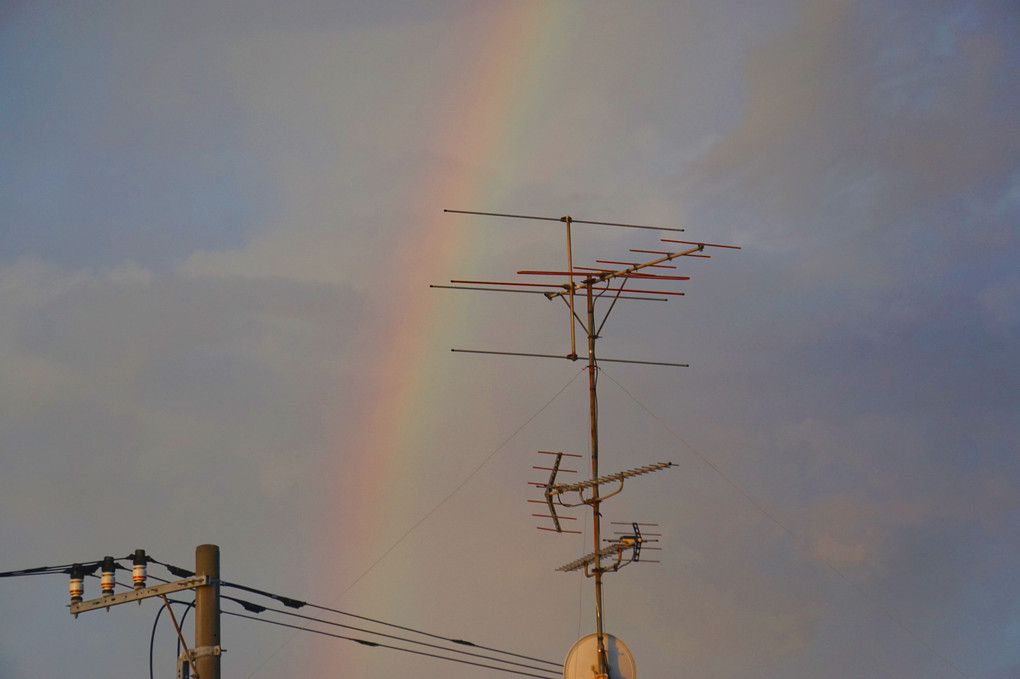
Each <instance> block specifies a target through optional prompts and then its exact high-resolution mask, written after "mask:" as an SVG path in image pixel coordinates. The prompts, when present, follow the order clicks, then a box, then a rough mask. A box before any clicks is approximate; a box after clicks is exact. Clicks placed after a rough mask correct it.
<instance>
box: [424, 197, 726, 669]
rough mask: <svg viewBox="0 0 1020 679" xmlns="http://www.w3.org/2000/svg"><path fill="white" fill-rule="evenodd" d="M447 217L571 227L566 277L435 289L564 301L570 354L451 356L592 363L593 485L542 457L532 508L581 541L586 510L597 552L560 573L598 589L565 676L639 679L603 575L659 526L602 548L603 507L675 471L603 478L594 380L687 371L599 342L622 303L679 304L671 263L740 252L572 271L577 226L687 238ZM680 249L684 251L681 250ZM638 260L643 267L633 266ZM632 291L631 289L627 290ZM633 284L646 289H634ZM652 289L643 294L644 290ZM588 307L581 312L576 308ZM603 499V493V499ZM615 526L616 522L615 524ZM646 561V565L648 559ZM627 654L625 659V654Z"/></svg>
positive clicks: (664, 252)
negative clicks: (648, 478) (624, 369)
mask: <svg viewBox="0 0 1020 679" xmlns="http://www.w3.org/2000/svg"><path fill="white" fill-rule="evenodd" d="M444 212H447V213H454V214H462V215H476V216H485V217H504V218H510V219H528V220H538V221H548V222H562V223H563V224H564V225H565V227H566V239H567V243H566V245H567V262H566V264H567V265H566V268H565V269H563V270H529V269H525V270H521V271H518V272H517V274H518V275H519V276H523V277H525V278H526V279H527V280H526V281H521V280H516V281H488V280H463V279H454V280H451V281H450V285H432V286H430V287H433V288H446V289H455V290H476V291H486V292H516V293H530V294H542V295H544V296H545V297H546V299H548V300H550V301H553V300H557V299H558V300H561V301H562V302H563V303H564V304H565V306H566V308H567V312H568V314H567V316H568V321H569V326H570V350H569V352H567V353H566V354H563V355H561V354H538V353H524V352H513V351H487V350H477V349H453V351H454V352H460V353H473V354H488V355H499V356H524V357H530V358H560V359H567V360H570V361H577V360H585V359H586V360H587V363H588V395H589V396H588V401H589V413H590V418H589V420H590V437H591V442H590V450H589V456H588V457H589V460H590V466H591V477H590V478H589V479H588V480H585V481H580V482H577V483H560V482H558V481H557V476H558V475H559V473H560V472H561V471H562V472H564V473H566V472H571V471H574V470H565V469H562V468H561V463H562V462H563V458H564V457H571V458H582V457H583V456H582V455H578V454H576V453H565V452H553V451H539V452H540V453H541V454H545V455H555V456H556V458H555V461H554V462H553V463H552V466H551V467H541V466H536V467H535V468H536V469H539V470H543V471H549V472H550V474H549V478H548V480H547V481H546V482H544V483H539V482H532V485H534V486H538V487H541V488H542V489H543V494H544V497H543V499H541V500H530V502H536V503H542V504H545V505H546V508H547V509H548V511H549V513H548V514H535V515H533V516H536V517H539V518H547V519H550V520H551V522H552V527H548V526H539V528H540V529H543V530H550V531H554V532H557V533H580V532H581V531H576V530H567V529H564V528H563V525H562V523H561V522H562V521H565V520H576V519H575V518H574V517H569V516H565V515H563V514H562V513H561V511H560V510H562V509H565V508H567V509H569V508H573V507H580V506H587V507H591V510H592V541H593V542H592V545H593V549H592V551H591V552H590V553H588V554H586V555H585V556H582V557H580V558H579V559H576V560H574V561H571V562H570V563H568V564H565V565H563V566H560V567H559V568H558V569H557V570H559V571H564V572H573V571H578V570H581V571H583V572H584V574H585V576H586V577H589V578H593V579H594V581H595V630H596V631H595V633H594V634H590V635H588V636H586V637H583V638H582V639H581V640H579V641H578V642H577V643H576V644H575V645H574V647H573V648H572V649H571V651H570V653H569V654H568V661H567V663H566V665H565V669H564V677H565V679H610V678H611V679H634V677H635V676H636V673H635V669H634V662H633V656H631V655H630V651H629V649H627V647H626V646H625V645H624V644H623V642H622V641H620V640H619V639H616V638H615V637H613V636H612V635H609V634H606V632H605V629H604V628H605V620H604V616H603V607H602V577H603V575H605V574H606V573H610V572H616V571H618V570H619V569H620V568H622V567H623V566H626V565H628V564H631V563H637V562H639V561H640V560H641V558H640V557H641V552H642V550H647V549H656V548H655V547H648V546H647V543H649V542H657V541H658V540H657V538H658V534H651V533H648V532H647V531H645V532H642V530H641V527H642V526H645V527H648V526H654V525H655V524H642V523H638V522H628V523H627V524H622V525H629V526H630V527H631V531H630V532H627V531H618V532H617V533H616V536H615V537H614V538H610V539H608V540H606V541H605V543H606V544H603V542H604V541H603V538H602V510H601V506H602V503H603V502H605V501H606V500H608V499H609V498H611V497H613V496H615V495H617V494H618V493H620V492H621V491H622V490H623V484H624V481H625V480H626V479H629V478H633V477H635V476H640V475H643V474H649V473H652V472H656V471H660V470H663V469H668V468H670V467H672V466H673V464H672V463H671V462H657V463H653V464H648V465H644V466H642V467H637V468H634V469H629V470H626V471H622V472H616V473H613V474H608V475H601V476H600V475H599V437H598V399H597V391H596V387H597V382H598V380H597V376H598V370H599V367H598V364H599V363H600V362H613V363H633V364H640V365H656V366H670V367H687V364H685V363H671V362H666V361H639V360H631V359H623V358H603V357H596V354H595V342H596V340H598V339H599V333H600V332H601V330H602V327H603V326H604V325H605V322H606V321H607V320H608V318H609V316H610V314H611V313H612V311H613V309H614V308H615V306H616V303H617V302H618V301H620V300H643V301H663V302H664V301H668V300H669V299H670V298H672V297H676V296H682V295H683V294H684V293H683V292H681V291H676V290H663V289H661V287H656V286H663V285H664V284H665V285H668V284H672V283H676V282H679V281H686V280H689V276H682V275H676V274H674V273H666V271H670V272H672V271H674V270H675V269H676V266H675V264H671V262H673V261H675V260H680V259H682V258H685V257H701V258H707V257H709V256H710V255H708V254H706V253H705V250H706V248H726V249H733V250H739V249H740V248H739V247H738V246H735V245H721V244H718V243H704V242H698V241H690V240H679V239H675V238H666V237H662V238H661V242H662V243H664V246H663V249H656V250H646V249H631V250H630V253H633V255H651V256H652V257H651V259H647V260H646V261H640V259H639V258H635V257H634V256H633V255H629V256H628V257H627V259H626V260H623V259H599V260H596V262H595V263H596V264H597V265H599V266H575V265H574V254H573V240H572V233H571V232H572V229H571V227H572V226H573V225H574V224H587V225H594V226H605V227H616V228H628V229H643V230H651V231H666V232H682V231H683V229H679V228H669V227H659V226H647V225H643V224H623V223H619V222H601V221H589V220H583V219H574V218H573V217H570V216H569V215H568V216H565V217H540V216H533V215H519V214H506V213H501V212H475V211H471V210H444ZM677 246H679V247H677ZM634 260H638V261H634ZM629 284H630V285H629ZM633 284H637V285H640V286H642V287H640V288H635V287H634V285H633ZM646 285H647V286H649V287H644V286H646ZM606 300H608V301H609V308H608V309H606V310H605V312H604V314H603V316H602V319H601V321H599V322H598V323H596V314H595V305H596V302H602V301H606ZM579 306H581V307H583V314H584V315H583V316H582V315H581V313H582V312H579V309H578V307H579ZM578 329H580V330H581V331H582V332H583V334H584V337H585V338H586V340H587V347H586V348H587V355H586V356H585V357H581V356H579V355H578V352H577V345H578V337H577V335H578V333H577V330H578ZM603 491H606V492H603ZM614 523H616V522H614ZM646 561H647V559H646ZM623 651H625V652H623ZM620 658H625V659H626V663H624V665H625V666H626V667H625V668H624V666H623V665H621V664H620Z"/></svg>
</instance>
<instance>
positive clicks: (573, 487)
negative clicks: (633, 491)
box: [549, 462, 676, 495]
mask: <svg viewBox="0 0 1020 679" xmlns="http://www.w3.org/2000/svg"><path fill="white" fill-rule="evenodd" d="M675 466H676V465H675V464H673V463H672V462H656V463H655V464H648V465H645V466H644V467H636V468H634V469H628V470H627V471H623V472H617V473H616V474H609V475H608V476H600V477H599V478H597V479H593V480H588V481H581V482H579V483H571V484H556V485H555V486H552V487H551V488H550V489H549V492H550V493H552V494H554V495H559V494H562V493H573V492H575V491H582V490H587V489H588V488H592V487H594V486H600V485H603V484H606V483H612V482H613V481H622V480H624V479H629V478H631V477H632V476H640V475H641V474H649V473H651V472H657V471H659V470H660V469H668V468H670V467H675Z"/></svg>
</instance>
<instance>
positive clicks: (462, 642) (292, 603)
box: [220, 581, 562, 667]
mask: <svg viewBox="0 0 1020 679" xmlns="http://www.w3.org/2000/svg"><path fill="white" fill-rule="evenodd" d="M220 585H221V586H223V587H233V588H235V589H240V590H243V591H246V592H251V593H253V594H259V595H262V596H265V597H269V598H271V599H275V600H277V601H281V602H283V603H284V605H286V606H290V607H291V608H300V607H302V606H308V607H309V608H315V609H318V610H321V611H328V612H330V613H336V614H338V615H344V616H347V617H350V618H356V619H358V620H364V621H365V622H371V623H374V624H377V625H383V626H385V627H392V628H394V629H399V630H403V631H405V632H412V633H414V634H421V635H422V636H426V637H430V638H432V639H439V640H440V641H445V642H447V643H451V644H459V645H461V646H471V647H472V648H477V649H479V650H483V651H492V652H494V653H501V654H503V655H509V656H514V657H517V658H522V659H524V660H531V661H533V662H540V663H545V664H547V665H553V666H555V667H562V664H561V663H555V662H552V661H549V660H542V659H541V658H533V657H531V656H527V655H522V654H520V653H512V652H510V651H503V650H500V649H498V648H492V647H489V646H482V645H480V644H476V643H474V642H471V641H465V640H463V639H452V638H450V637H444V636H441V635H439V634H433V633H431V632H425V631H422V630H419V629H414V628H413V627H405V626H404V625H397V624H395V623H392V622H385V621H383V620H377V619H375V618H369V617H368V616H364V615H358V614H356V613H349V612H347V611H342V610H340V609H337V608H330V607H329V606H319V605H317V604H312V603H307V602H304V601H297V600H296V599H291V598H289V597H284V596H281V595H279V594H274V593H272V592H266V591H264V590H260V589H256V588H254V587H248V586H247V585H238V584H236V583H233V582H225V581H222V582H221V583H220ZM220 597H221V598H228V599H230V600H232V601H236V602H237V603H239V604H241V605H242V606H245V607H246V608H247V606H253V607H258V608H263V609H266V607H264V606H258V605H257V604H252V603H250V602H245V601H243V600H241V599H234V598H233V597H224V596H223V595H220ZM288 602H290V603H288ZM295 604H298V605H295ZM266 610H270V611H276V612H279V613H284V614H287V615H296V614H294V613H291V612H290V611H279V610H276V609H272V608H269V609H266ZM252 612H258V611H254V610H252ZM298 617H304V616H298ZM307 617H308V618H309V619H311V620H315V621H320V622H325V623H327V624H331V625H339V626H340V627H348V628H349V629H358V630H359V631H368V630H362V629H360V628H356V627H349V626H347V625H340V624H339V623H334V622H331V621H327V620H322V619H321V618H315V617H312V616H307ZM369 633H370V634H379V635H380V636H388V635H386V634H382V633H381V632H369ZM393 638H395V639H400V640H401V641H409V642H410V643H422V642H419V641H413V640H410V639H404V638H401V637H393ZM456 652H458V653H461V652H464V651H456ZM469 655H470V654H469Z"/></svg>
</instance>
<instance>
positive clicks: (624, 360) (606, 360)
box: [450, 349, 691, 368]
mask: <svg viewBox="0 0 1020 679" xmlns="http://www.w3.org/2000/svg"><path fill="white" fill-rule="evenodd" d="M450 351H452V352H454V353H457V354H489V355H493V356H526V357H528V358H563V359H566V360H568V361H578V360H584V358H583V357H580V356H564V355H562V354H529V353H525V352H520V351H483V350H481V349H450ZM599 363H631V364H634V365H664V366H668V367H671V368H689V367H691V366H690V364H689V363H669V362H667V361H633V360H630V359H627V358H601V357H600V358H599Z"/></svg>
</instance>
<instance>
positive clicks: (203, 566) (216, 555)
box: [195, 545, 220, 679]
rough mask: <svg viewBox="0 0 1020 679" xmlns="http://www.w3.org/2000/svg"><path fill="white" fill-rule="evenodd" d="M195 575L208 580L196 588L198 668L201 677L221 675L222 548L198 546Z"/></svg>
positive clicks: (196, 650)
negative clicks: (205, 577) (206, 583)
mask: <svg viewBox="0 0 1020 679" xmlns="http://www.w3.org/2000/svg"><path fill="white" fill-rule="evenodd" d="M195 575H198V576H202V575H204V576H207V577H208V578H209V584H208V585H203V586H202V587H196V588H195V670H196V673H197V674H198V677H199V679H220V548H219V546H217V545H199V546H198V547H196V548H195Z"/></svg>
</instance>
